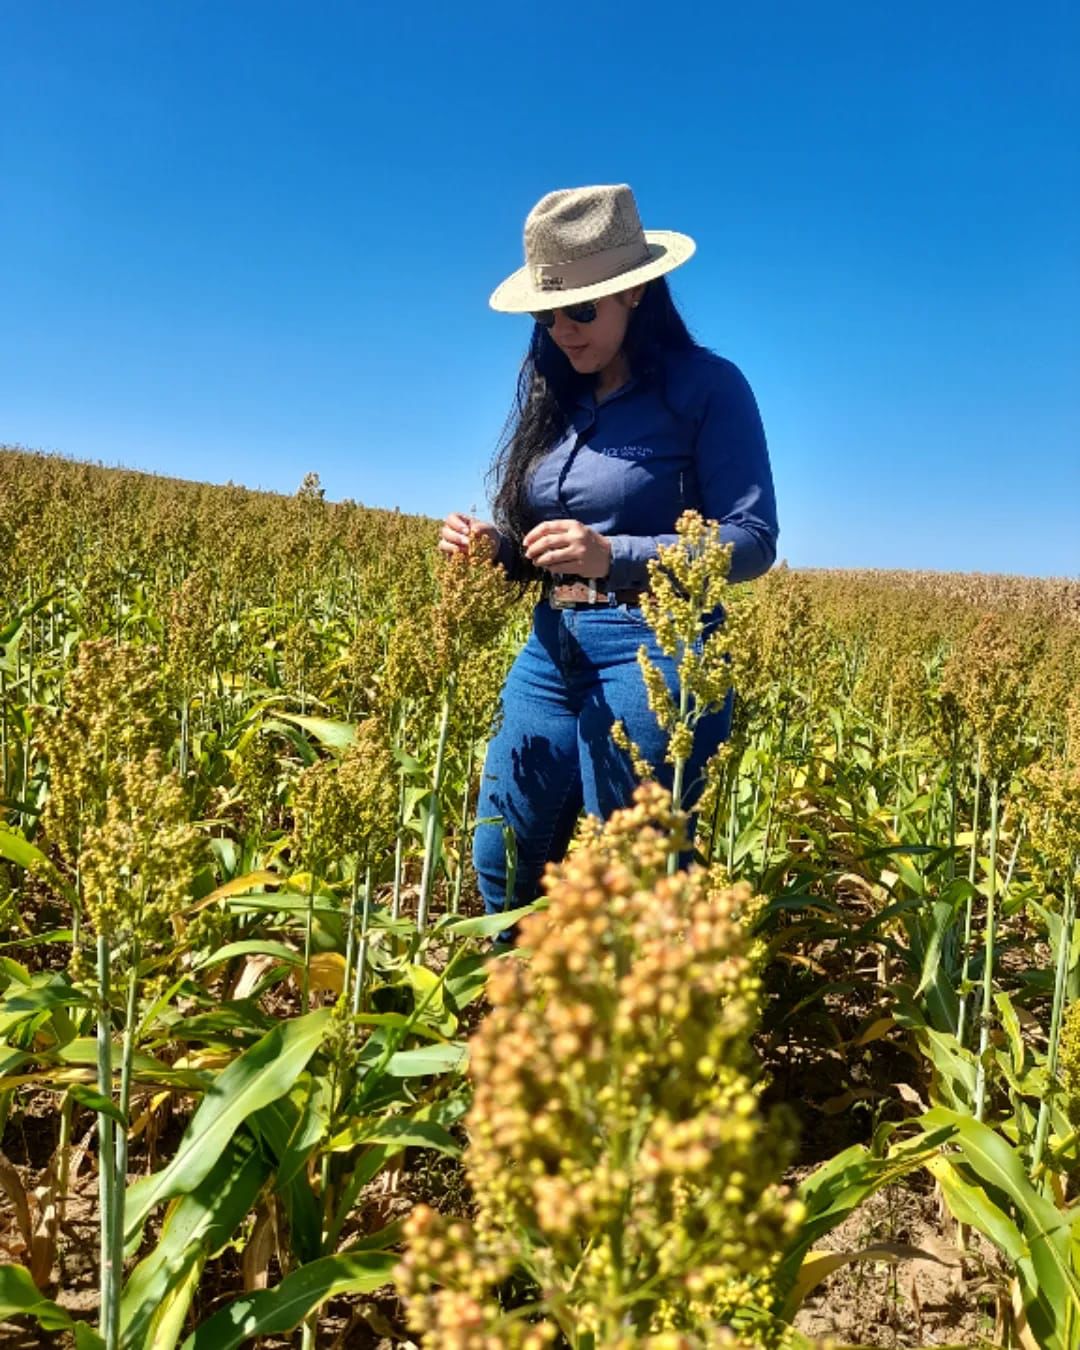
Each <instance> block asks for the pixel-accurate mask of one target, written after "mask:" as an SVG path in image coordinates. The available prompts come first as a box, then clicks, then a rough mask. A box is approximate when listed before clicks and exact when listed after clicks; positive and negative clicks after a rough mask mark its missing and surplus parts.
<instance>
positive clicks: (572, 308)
mask: <svg viewBox="0 0 1080 1350" xmlns="http://www.w3.org/2000/svg"><path fill="white" fill-rule="evenodd" d="M563 313H564V314H565V315H566V317H567V318H568V319H569V320H570V322H571V323H592V321H593V319H595V318H596V301H595V300H586V301H585V302H584V304H580V305H567V306H566V307H565V308H564V309H563ZM532 317H533V318H534V319H535V320H536V322H537V323H538V324H539V325H540V327H541V328H554V327H555V311H554V310H553V309H534V310H533V311H532Z"/></svg>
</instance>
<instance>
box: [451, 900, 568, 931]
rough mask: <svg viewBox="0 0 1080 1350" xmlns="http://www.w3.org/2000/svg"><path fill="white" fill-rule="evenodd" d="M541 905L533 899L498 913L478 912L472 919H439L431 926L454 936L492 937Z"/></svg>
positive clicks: (541, 905)
mask: <svg viewBox="0 0 1080 1350" xmlns="http://www.w3.org/2000/svg"><path fill="white" fill-rule="evenodd" d="M542 907H543V902H542V901H540V900H534V901H533V902H532V903H531V904H528V905H522V906H520V907H519V908H518V909H507V910H503V911H502V912H501V913H499V914H479V915H477V916H476V917H475V918H472V919H453V918H450V919H441V920H440V921H439V922H438V923H437V924H435V925H433V928H434V930H435V931H438V932H442V933H453V934H454V936H455V937H494V935H495V934H496V933H501V932H502V931H503V929H504V928H509V927H510V925H511V924H515V923H517V921H518V920H519V919H523V918H524V917H525V915H526V914H532V913H534V912H535V911H536V910H537V909H539V908H542Z"/></svg>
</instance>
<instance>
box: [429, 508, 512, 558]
mask: <svg viewBox="0 0 1080 1350" xmlns="http://www.w3.org/2000/svg"><path fill="white" fill-rule="evenodd" d="M470 535H480V536H481V538H483V539H486V540H487V541H488V543H489V544H490V546H491V556H492V557H494V556H495V550H496V549H497V548H498V547H499V531H498V530H497V529H496V528H495V526H494V525H492V524H491V522H490V521H488V520H477V518H476V517H475V516H466V515H463V514H462V512H460V511H452V512H451V513H450V515H448V516H447V517H446V519H445V520H444V521H443V523H442V529H441V530H440V531H439V550H440V552H442V553H446V554H450V555H452V554H455V553H465V552H467V550H468V547H469V536H470Z"/></svg>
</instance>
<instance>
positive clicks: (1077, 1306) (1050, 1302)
mask: <svg viewBox="0 0 1080 1350" xmlns="http://www.w3.org/2000/svg"><path fill="white" fill-rule="evenodd" d="M918 1123H920V1124H923V1125H926V1126H928V1127H929V1128H931V1129H933V1128H936V1127H939V1126H941V1125H948V1126H951V1127H952V1130H953V1135H952V1143H953V1145H954V1146H955V1147H956V1149H957V1150H958V1153H959V1156H960V1157H961V1158H962V1159H963V1162H964V1163H965V1164H966V1165H967V1167H968V1168H969V1169H970V1171H971V1173H972V1174H973V1176H974V1178H975V1180H976V1181H977V1183H978V1184H979V1185H981V1186H982V1187H984V1188H985V1189H986V1190H988V1191H990V1192H996V1193H998V1194H1000V1195H1003V1196H1005V1197H1007V1198H1008V1200H1009V1201H1011V1203H1012V1204H1013V1206H1014V1207H1015V1221H1016V1223H1017V1226H1018V1227H1019V1229H1020V1231H1021V1233H1022V1234H1023V1238H1024V1242H1025V1243H1026V1245H1027V1249H1028V1252H1029V1253H1030V1263H1028V1262H1025V1261H1018V1262H1017V1266H1016V1269H1017V1274H1018V1277H1019V1278H1020V1283H1021V1293H1022V1295H1023V1299H1024V1308H1025V1311H1026V1312H1027V1316H1028V1320H1029V1322H1030V1323H1031V1329H1032V1332H1033V1334H1034V1336H1035V1339H1036V1341H1037V1342H1038V1344H1039V1345H1040V1346H1043V1347H1045V1348H1046V1350H1074V1346H1075V1339H1074V1336H1073V1334H1072V1332H1071V1331H1070V1330H1069V1328H1075V1327H1076V1326H1078V1325H1080V1279H1078V1277H1077V1274H1076V1270H1075V1266H1074V1258H1075V1255H1076V1251H1075V1244H1074V1240H1073V1236H1072V1230H1071V1226H1070V1224H1069V1222H1068V1219H1067V1217H1066V1216H1065V1215H1063V1214H1062V1213H1061V1212H1060V1211H1059V1210H1058V1209H1057V1208H1056V1207H1055V1206H1054V1205H1053V1204H1052V1203H1051V1201H1050V1200H1048V1199H1047V1198H1046V1197H1045V1196H1044V1195H1041V1194H1040V1193H1039V1192H1038V1191H1037V1190H1036V1189H1035V1187H1034V1186H1033V1185H1032V1184H1031V1182H1030V1181H1029V1180H1028V1175H1027V1171H1026V1170H1025V1168H1024V1164H1023V1162H1022V1161H1021V1158H1020V1155H1019V1154H1018V1153H1017V1152H1016V1150H1015V1149H1013V1148H1012V1147H1011V1146H1010V1145H1009V1144H1008V1143H1007V1142H1006V1141H1005V1140H1004V1139H1003V1138H1002V1137H1001V1135H999V1134H998V1133H997V1132H996V1131H994V1130H992V1129H990V1127H989V1126H988V1125H984V1124H983V1123H982V1122H981V1121H978V1120H975V1119H973V1118H971V1117H969V1116H965V1115H962V1114H961V1113H959V1112H955V1111H947V1110H945V1109H944V1108H942V1107H937V1108H934V1109H933V1110H930V1111H928V1112H927V1113H926V1114H925V1115H924V1116H923V1117H922V1118H921V1120H920V1121H919V1122H918Z"/></svg>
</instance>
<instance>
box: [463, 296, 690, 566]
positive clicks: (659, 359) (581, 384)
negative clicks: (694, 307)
mask: <svg viewBox="0 0 1080 1350" xmlns="http://www.w3.org/2000/svg"><path fill="white" fill-rule="evenodd" d="M695 346H697V343H696V342H695V341H694V339H693V337H692V336H691V334H690V330H689V329H688V328H687V326H686V323H685V321H684V320H683V317H682V315H681V314H680V313H679V311H678V309H676V307H675V301H674V300H673V299H672V297H671V291H670V290H669V288H668V284H667V279H666V278H665V277H658V278H657V279H656V280H655V281H650V282H649V283H648V284H647V286H646V287H645V294H644V295H643V296H642V297H641V302H640V303H639V305H638V307H637V308H636V309H634V310H632V311H631V313H630V322H629V323H628V324H627V328H626V336H625V338H624V339H623V347H622V349H623V352H624V354H625V356H626V359H627V362H628V363H629V366H630V370H631V372H632V373H633V375H634V376H635V377H642V376H645V377H649V376H653V377H660V378H662V373H663V357H664V355H665V354H666V353H667V352H673V351H686V350H688V349H689V348H691V347H695ZM594 379H595V376H593V375H579V374H578V373H577V371H575V370H574V368H573V366H572V365H571V364H570V361H569V359H568V358H567V357H566V355H565V354H564V353H563V352H561V351H560V350H559V348H558V347H557V346H556V345H555V343H554V341H553V340H552V338H551V335H550V334H549V333H548V331H547V329H546V328H541V326H540V325H539V324H535V325H534V326H533V331H532V338H531V340H530V342H529V349H528V351H527V352H526V353H525V359H524V360H523V361H522V363H521V370H520V371H519V373H518V381H517V391H516V395H515V399H514V404H513V407H512V408H511V410H510V416H509V417H508V418H507V420H506V426H505V427H504V429H503V434H502V437H501V439H500V442H499V445H498V448H497V449H496V451H495V457H494V459H493V460H492V464H491V468H490V469H489V470H488V481H489V483H490V484H491V485H492V486H493V488H494V495H493V497H492V509H493V512H494V516H495V523H496V525H498V527H499V529H500V530H502V532H503V533H504V534H506V535H508V536H509V537H510V538H511V539H512V540H513V541H514V543H515V544H516V545H518V546H520V544H521V541H522V539H523V537H524V536H525V535H526V534H528V532H529V529H530V527H531V524H532V522H531V521H530V520H529V519H528V515H527V511H526V504H525V490H526V485H527V483H528V478H529V474H530V471H531V470H532V468H533V466H534V465H535V464H536V462H537V460H538V459H540V457H541V456H542V455H544V454H546V453H547V451H548V450H550V449H551V448H552V446H554V445H555V444H556V443H557V442H558V441H559V440H560V439H561V437H562V436H563V435H564V434H565V433H566V429H567V427H568V426H569V424H570V415H571V412H572V410H573V408H574V404H575V402H576V401H577V399H578V397H579V396H580V395H581V394H582V393H583V392H584V391H585V390H586V389H588V388H589V387H590V386H591V385H592V383H593V381H594ZM661 392H662V391H661ZM515 570H516V571H517V570H518V569H515ZM520 572H521V574H522V579H523V580H525V579H528V578H529V577H539V576H541V575H543V574H542V573H541V572H540V571H539V570H537V569H536V568H533V567H531V566H530V564H529V563H528V562H526V561H525V560H524V559H522V560H521V567H520Z"/></svg>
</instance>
